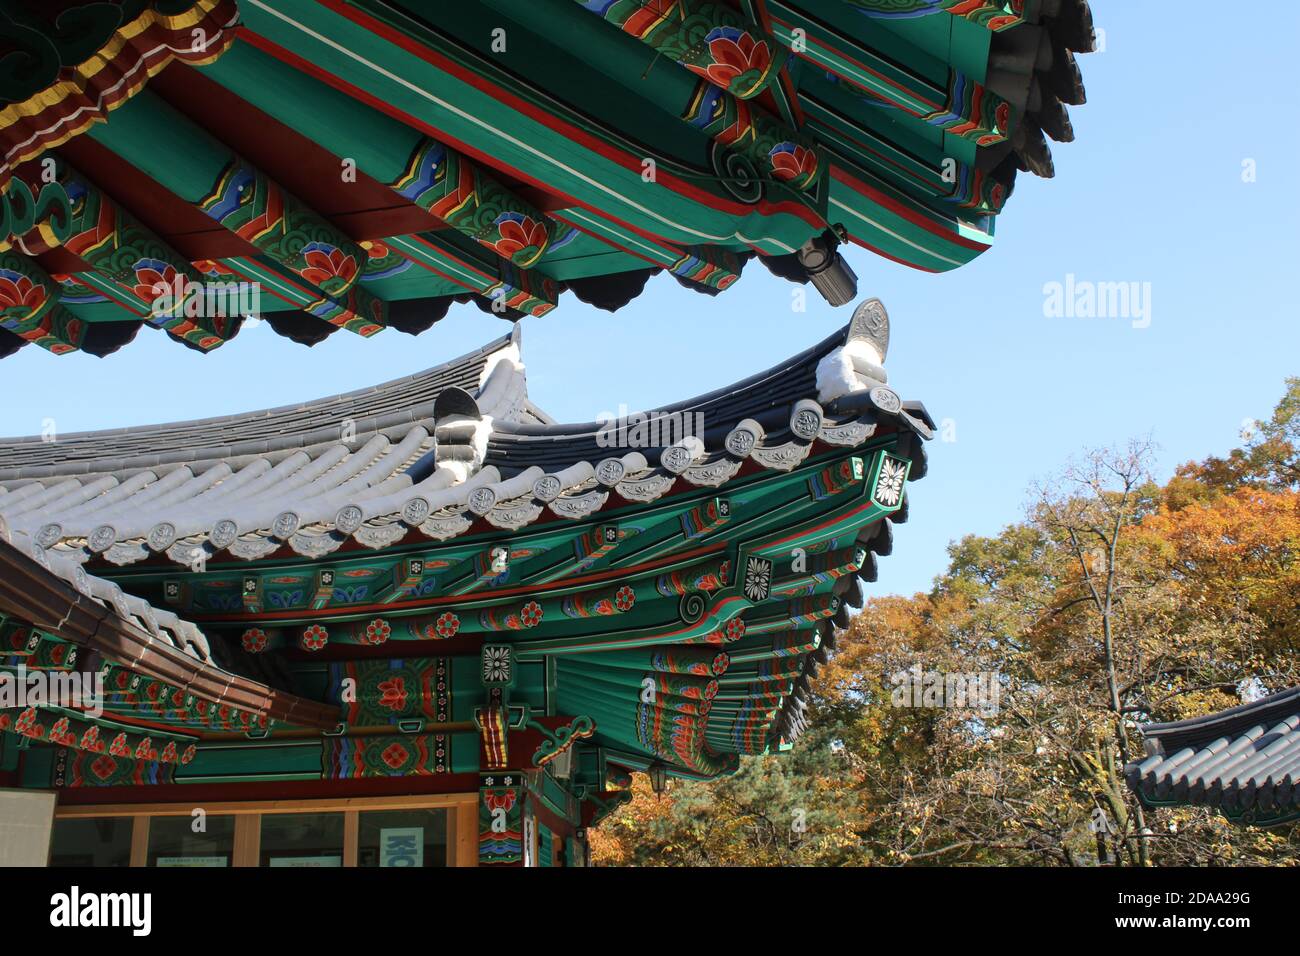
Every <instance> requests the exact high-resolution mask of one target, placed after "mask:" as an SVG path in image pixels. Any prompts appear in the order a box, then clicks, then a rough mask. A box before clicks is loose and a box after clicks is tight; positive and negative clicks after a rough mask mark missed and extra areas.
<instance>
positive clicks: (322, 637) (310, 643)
mask: <svg viewBox="0 0 1300 956" xmlns="http://www.w3.org/2000/svg"><path fill="white" fill-rule="evenodd" d="M329 639H330V636H329V631H327V630H325V628H324V626H322V625H320V624H309V625H308V626H307V629H306V630H304V631H303V632H302V648H303V650H305V651H319V650H320V649H321V648H322V647H324V646H325V644H326V643H327V642H328V641H329Z"/></svg>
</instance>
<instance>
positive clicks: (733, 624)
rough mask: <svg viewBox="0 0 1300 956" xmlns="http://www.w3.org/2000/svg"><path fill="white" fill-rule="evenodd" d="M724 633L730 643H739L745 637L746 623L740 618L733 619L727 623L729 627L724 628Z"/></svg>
mask: <svg viewBox="0 0 1300 956" xmlns="http://www.w3.org/2000/svg"><path fill="white" fill-rule="evenodd" d="M723 631H724V633H725V634H726V635H727V642H728V643H730V642H731V641H738V640H740V639H741V638H742V637H744V636H745V622H744V621H742V620H741V619H740V618H738V617H733V618H732V619H731V620H730V621H728V622H727V626H726V627H725V628H723Z"/></svg>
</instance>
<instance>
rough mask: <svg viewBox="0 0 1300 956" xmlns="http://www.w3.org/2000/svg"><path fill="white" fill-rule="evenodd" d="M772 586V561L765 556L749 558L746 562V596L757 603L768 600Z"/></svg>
mask: <svg viewBox="0 0 1300 956" xmlns="http://www.w3.org/2000/svg"><path fill="white" fill-rule="evenodd" d="M771 586H772V562H771V561H768V560H766V559H764V558H749V559H748V560H747V561H746V562H745V597H747V598H749V599H750V600H751V601H753V602H754V603H755V604H757V603H758V602H759V601H766V600H767V595H768V591H769V589H770V588H771Z"/></svg>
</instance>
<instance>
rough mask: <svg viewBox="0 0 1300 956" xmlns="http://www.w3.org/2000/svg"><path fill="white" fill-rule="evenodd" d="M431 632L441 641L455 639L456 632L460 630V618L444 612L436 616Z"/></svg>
mask: <svg viewBox="0 0 1300 956" xmlns="http://www.w3.org/2000/svg"><path fill="white" fill-rule="evenodd" d="M433 630H434V633H435V634H437V635H438V637H440V638H442V639H443V640H446V639H447V638H449V637H455V636H456V632H457V631H459V630H460V618H458V617H457V616H456V615H455V614H454V613H452V612H451V611H444V612H443V613H442V614H440V615H438V621H437V623H436V624H434V626H433Z"/></svg>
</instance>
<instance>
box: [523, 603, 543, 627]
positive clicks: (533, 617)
mask: <svg viewBox="0 0 1300 956" xmlns="http://www.w3.org/2000/svg"><path fill="white" fill-rule="evenodd" d="M519 620H520V621H521V622H523V625H524V627H536V626H537V625H538V624H540V623H542V606H541V605H540V604H538V603H537V602H536V601H529V602H528V603H527V604H525V605H524V606H523V607H522V608H520V610H519Z"/></svg>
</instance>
